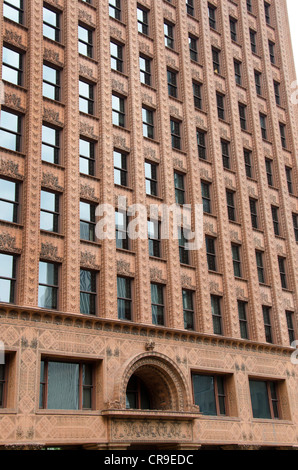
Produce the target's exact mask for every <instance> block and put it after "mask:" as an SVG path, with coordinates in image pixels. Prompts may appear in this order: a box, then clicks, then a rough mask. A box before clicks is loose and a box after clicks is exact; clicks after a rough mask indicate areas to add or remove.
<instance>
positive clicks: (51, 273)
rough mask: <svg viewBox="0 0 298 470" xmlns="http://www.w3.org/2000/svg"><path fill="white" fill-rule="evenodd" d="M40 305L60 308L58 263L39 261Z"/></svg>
mask: <svg viewBox="0 0 298 470" xmlns="http://www.w3.org/2000/svg"><path fill="white" fill-rule="evenodd" d="M38 306H39V307H42V308H49V309H57V308H58V265H57V264H55V263H48V262H46V261H40V262H39V287H38Z"/></svg>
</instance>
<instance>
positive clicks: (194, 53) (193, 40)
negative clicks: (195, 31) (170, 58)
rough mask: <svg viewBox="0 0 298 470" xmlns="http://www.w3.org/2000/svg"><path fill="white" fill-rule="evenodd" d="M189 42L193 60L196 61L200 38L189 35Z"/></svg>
mask: <svg viewBox="0 0 298 470" xmlns="http://www.w3.org/2000/svg"><path fill="white" fill-rule="evenodd" d="M188 43H189V53H190V58H191V60H193V61H194V62H198V39H197V38H195V37H194V36H191V35H189V36H188Z"/></svg>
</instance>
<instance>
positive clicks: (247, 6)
mask: <svg viewBox="0 0 298 470" xmlns="http://www.w3.org/2000/svg"><path fill="white" fill-rule="evenodd" d="M246 8H247V11H249V12H250V13H252V3H251V0H247V2H246Z"/></svg>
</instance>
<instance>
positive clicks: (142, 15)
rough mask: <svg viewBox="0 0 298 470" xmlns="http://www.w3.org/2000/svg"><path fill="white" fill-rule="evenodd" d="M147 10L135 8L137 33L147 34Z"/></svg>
mask: <svg viewBox="0 0 298 470" xmlns="http://www.w3.org/2000/svg"><path fill="white" fill-rule="evenodd" d="M148 16H149V14H148V10H145V8H142V7H140V6H138V7H137V21H138V31H139V33H142V34H146V36H148V34H149V20H148Z"/></svg>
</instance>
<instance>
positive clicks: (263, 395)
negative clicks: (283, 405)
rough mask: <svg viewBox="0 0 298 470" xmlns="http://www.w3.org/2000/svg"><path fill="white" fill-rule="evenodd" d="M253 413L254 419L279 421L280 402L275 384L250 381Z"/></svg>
mask: <svg viewBox="0 0 298 470" xmlns="http://www.w3.org/2000/svg"><path fill="white" fill-rule="evenodd" d="M249 388H250V396H251V405H252V413H253V417H254V418H261V419H278V418H279V402H278V397H277V385H276V383H275V382H271V381H262V380H252V379H250V380H249Z"/></svg>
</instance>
